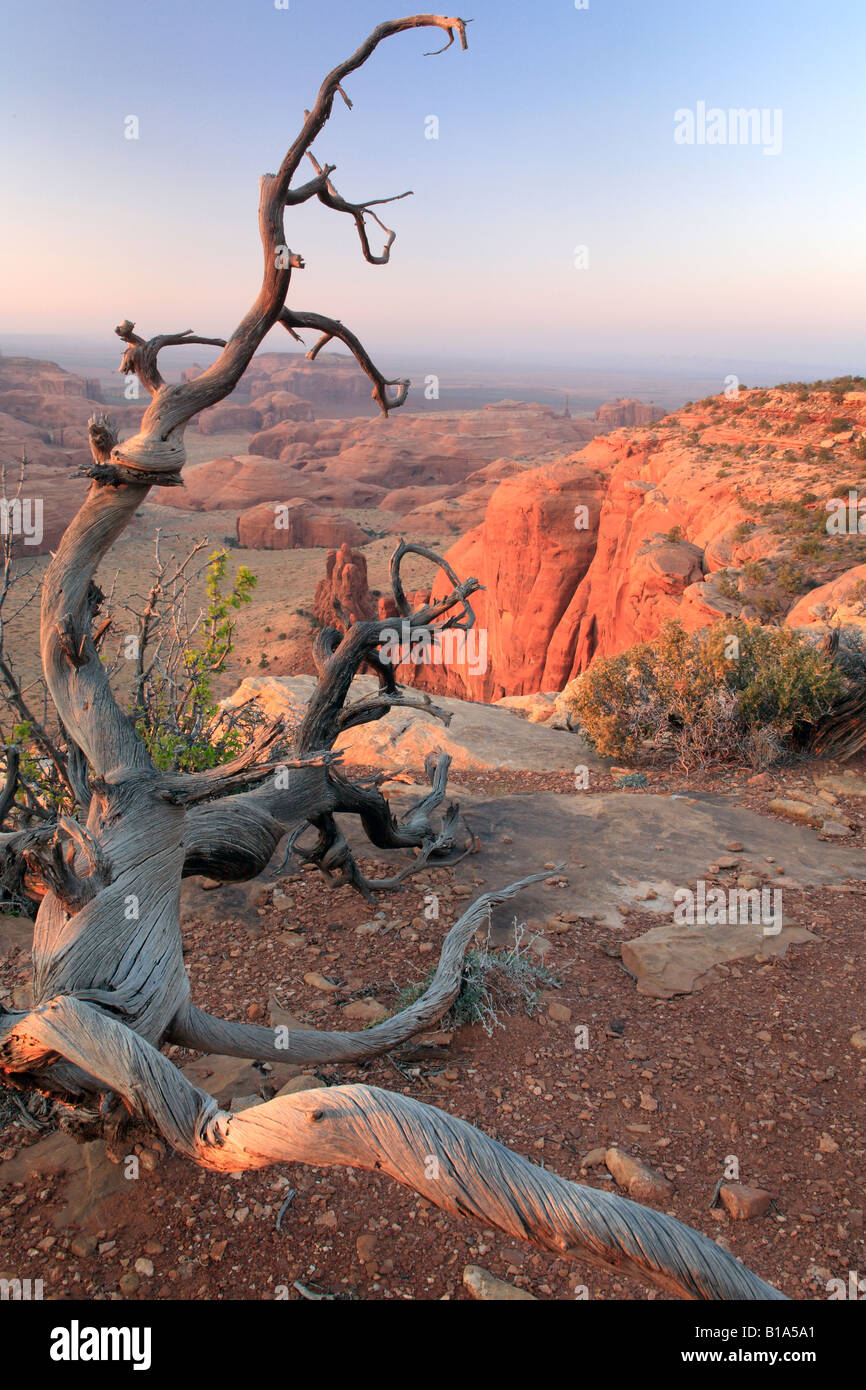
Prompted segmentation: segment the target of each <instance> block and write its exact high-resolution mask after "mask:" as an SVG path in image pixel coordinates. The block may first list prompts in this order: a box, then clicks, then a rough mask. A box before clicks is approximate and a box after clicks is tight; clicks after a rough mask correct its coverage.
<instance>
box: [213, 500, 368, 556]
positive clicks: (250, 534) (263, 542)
mask: <svg viewBox="0 0 866 1390" xmlns="http://www.w3.org/2000/svg"><path fill="white" fill-rule="evenodd" d="M237 538H238V545H242V546H246V547H248V548H250V549H253V550H256V549H258V550H296V549H303V548H306V547H311V546H321V547H322V548H323V549H325V550H327V549H328V548H329V547H332V548H335V549H336V548H339V547H340V546H341V545H363V544H364V542H365V541H367V540H369V535H368V533H367V532H366V531H362V530H361V527H360V526H358V525H356V523H355V522H354V521H350V520H349V519H348V518H347V517H343V516H340V514H339V513H338V512H333V511H328V510H326V509H325V508H322V507H317V506H316V505H315V503H313V502H310V501H308V500H306V499H304V498H303V497H290V498H289V500H288V501H287V502H282V503H273V502H260V503H259V505H258V506H257V507H248V508H247V509H246V510H245V511H243V512H241V514H240V516H239V517H238V520H237Z"/></svg>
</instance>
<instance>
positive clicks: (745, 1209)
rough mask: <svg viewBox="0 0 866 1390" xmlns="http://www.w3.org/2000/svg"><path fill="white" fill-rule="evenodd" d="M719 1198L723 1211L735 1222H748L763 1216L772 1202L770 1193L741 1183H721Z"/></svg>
mask: <svg viewBox="0 0 866 1390" xmlns="http://www.w3.org/2000/svg"><path fill="white" fill-rule="evenodd" d="M719 1196H720V1197H721V1199H722V1202H723V1203H724V1207H725V1210H726V1211H727V1213H728V1215H729V1216H732V1217H733V1218H734V1220H735V1221H750V1220H752V1219H753V1218H754V1217H756V1216H764V1215H765V1213H766V1212H767V1211H769V1208H770V1203H771V1202H772V1200H773V1197H772V1193H770V1192H765V1191H764V1189H763V1188H762V1187H748V1186H746V1184H745V1183H741V1182H728V1183H722V1186H721V1188H720V1189H719Z"/></svg>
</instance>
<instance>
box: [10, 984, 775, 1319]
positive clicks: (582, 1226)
mask: <svg viewBox="0 0 866 1390" xmlns="http://www.w3.org/2000/svg"><path fill="white" fill-rule="evenodd" d="M58 1054H59V1055H62V1056H64V1057H66V1058H67V1059H68V1060H69V1062H70V1063H71V1064H72V1065H73V1066H74V1067H75V1068H77V1069H78V1070H79V1071H80V1072H82V1073H85V1072H91V1073H92V1074H94V1075H96V1076H98V1078H99V1080H100V1082H101V1085H102V1089H103V1091H106V1092H114V1093H116V1094H117V1095H119V1096H121V1097H122V1098H123V1100H124V1101H125V1103H126V1105H127V1106H128V1107H129V1109H130V1110H131V1111H132V1113H133V1114H134V1115H139V1116H143V1117H145V1118H146V1119H147V1120H149V1121H150V1123H151V1124H152V1125H154V1126H155V1127H156V1129H157V1130H158V1132H159V1133H160V1134H161V1135H162V1136H163V1137H164V1138H165V1139H166V1140H167V1141H168V1142H169V1143H170V1144H171V1145H172V1146H173V1147H174V1148H175V1149H177V1150H178V1151H179V1152H180V1153H182V1154H184V1155H185V1156H186V1157H188V1158H190V1159H192V1160H193V1162H195V1163H198V1164H200V1165H201V1166H202V1167H206V1168H211V1169H216V1170H218V1171H221V1172H238V1171H243V1170H248V1169H259V1168H266V1167H270V1166H271V1165H272V1164H275V1163H311V1164H314V1165H316V1166H321V1165H323V1164H325V1165H328V1166H332V1165H334V1166H339V1167H349V1168H361V1169H367V1170H373V1171H378V1172H384V1173H387V1174H388V1176H389V1177H392V1178H393V1179H394V1180H395V1181H397V1182H399V1183H402V1184H403V1185H404V1186H406V1187H408V1188H410V1189H411V1190H413V1191H415V1192H418V1193H420V1194H421V1195H422V1196H423V1197H424V1198H425V1199H426V1200H427V1201H429V1202H432V1203H433V1204H434V1205H435V1206H438V1207H440V1208H441V1209H442V1210H444V1211H447V1212H449V1213H450V1214H452V1215H455V1216H460V1217H463V1218H464V1219H465V1218H468V1219H470V1220H474V1221H478V1222H481V1223H483V1224H484V1225H489V1226H493V1227H494V1228H495V1229H497V1230H499V1231H502V1232H503V1233H504V1234H506V1235H508V1236H510V1237H512V1238H516V1239H519V1240H529V1241H531V1242H532V1243H533V1244H534V1245H537V1246H540V1247H541V1248H542V1249H545V1250H549V1251H550V1252H551V1253H552V1254H556V1255H558V1256H560V1257H561V1258H565V1259H572V1260H579V1261H581V1262H583V1263H587V1264H592V1265H597V1266H599V1267H601V1268H604V1269H610V1270H613V1271H615V1272H616V1273H618V1274H624V1275H628V1276H631V1277H634V1278H637V1279H640V1280H641V1281H643V1282H645V1283H648V1284H652V1285H654V1286H656V1287H658V1288H662V1289H665V1290H666V1291H668V1292H673V1293H676V1294H678V1295H680V1297H683V1298H688V1299H725V1300H743V1299H748V1300H778V1299H782V1298H784V1295H783V1294H781V1293H780V1292H779V1291H778V1290H777V1289H775V1288H773V1287H772V1285H770V1284H767V1283H765V1281H764V1280H763V1279H760V1278H759V1277H758V1276H757V1275H755V1274H753V1273H752V1272H751V1270H749V1269H747V1268H746V1267H745V1266H744V1265H742V1264H740V1262H739V1261H738V1260H737V1259H735V1258H734V1256H733V1255H730V1254H729V1253H728V1252H727V1251H726V1250H723V1249H722V1248H721V1247H720V1246H718V1245H716V1244H715V1242H714V1241H712V1240H709V1239H708V1238H707V1237H706V1236H703V1235H701V1234H700V1233H699V1232H697V1231H695V1230H693V1229H692V1228H691V1227H689V1226H686V1225H684V1224H683V1223H682V1222H680V1221H677V1220H676V1219H675V1218H674V1217H670V1216H667V1215H665V1214H664V1213H662V1212H657V1211H654V1210H652V1209H651V1208H648V1207H642V1206H639V1205H637V1203H635V1202H631V1201H629V1200H628V1199H627V1198H625V1197H619V1196H617V1195H615V1194H613V1193H608V1192H601V1191H598V1190H597V1189H595V1188H588V1187H582V1186H581V1185H579V1184H577V1183H572V1182H568V1181H566V1180H565V1179H563V1178H559V1177H557V1176H556V1174H553V1173H550V1172H548V1171H547V1170H546V1169H544V1168H538V1167H536V1166H535V1165H534V1164H532V1163H530V1162H529V1161H528V1160H527V1159H524V1158H522V1157H521V1156H520V1155H519V1154H516V1153H514V1152H513V1151H512V1150H511V1149H507V1148H505V1146H504V1145H502V1144H500V1143H498V1142H497V1141H496V1140H494V1139H490V1138H489V1137H488V1136H487V1135H485V1134H482V1133H481V1131H480V1130H477V1129H475V1128H474V1126H472V1125H470V1124H467V1123H466V1122H465V1121H463V1120H459V1119H457V1118H456V1117H455V1116H453V1115H449V1114H446V1113H445V1112H444V1111H442V1110H439V1109H437V1108H435V1107H433V1106H429V1105H424V1104H422V1103H421V1102H419V1101H417V1100H414V1099H413V1098H411V1097H408V1096H403V1095H398V1094H395V1093H394V1092H393V1091H382V1090H379V1089H378V1088H376V1087H372V1086H333V1087H326V1088H323V1089H314V1090H310V1091H302V1092H299V1093H298V1094H296V1095H292V1096H284V1097H278V1098H277V1099H275V1100H272V1101H268V1102H266V1103H265V1104H264V1105H258V1106H255V1107H253V1108H252V1109H249V1110H242V1111H240V1112H239V1113H238V1114H235V1115H230V1114H227V1113H226V1112H225V1111H221V1110H219V1108H218V1106H217V1104H216V1101H215V1100H214V1099H213V1098H212V1097H211V1096H208V1095H207V1094H206V1093H205V1092H203V1091H200V1090H198V1089H197V1088H196V1087H195V1086H193V1085H191V1083H190V1082H189V1081H187V1080H186V1078H185V1077H184V1076H183V1075H182V1073H180V1072H179V1071H178V1070H177V1068H176V1067H174V1066H173V1065H172V1063H171V1062H170V1061H169V1060H168V1058H166V1057H164V1056H163V1055H162V1054H161V1053H160V1052H157V1051H156V1049H155V1048H153V1047H150V1046H148V1045H147V1043H145V1042H144V1041H143V1040H142V1039H141V1038H139V1037H138V1036H136V1034H134V1033H132V1032H130V1030H129V1029H127V1028H124V1027H123V1025H122V1024H119V1023H117V1022H116V1021H115V1019H113V1018H111V1017H110V1016H108V1015H107V1014H105V1013H102V1012H100V1011H98V1010H96V1009H94V1008H92V1007H91V1006H89V1005H88V1004H87V1003H85V1002H83V1001H81V1000H80V999H73V998H70V997H68V996H63V997H60V998H58V999H53V1000H50V1001H48V1002H47V1003H46V1004H45V1005H44V1006H43V1007H42V1008H41V1009H38V1010H33V1011H31V1012H30V1013H23V1014H15V1015H9V1014H6V1015H2V1014H0V1061H2V1062H3V1064H4V1065H5V1064H8V1062H9V1061H12V1062H13V1063H14V1064H15V1065H16V1066H17V1067H18V1068H19V1070H23V1069H25V1068H26V1070H27V1071H28V1073H29V1074H30V1075H31V1076H37V1075H38V1072H39V1069H40V1067H41V1066H42V1065H43V1064H44V1061H45V1059H46V1058H49V1057H51V1056H56V1055H58Z"/></svg>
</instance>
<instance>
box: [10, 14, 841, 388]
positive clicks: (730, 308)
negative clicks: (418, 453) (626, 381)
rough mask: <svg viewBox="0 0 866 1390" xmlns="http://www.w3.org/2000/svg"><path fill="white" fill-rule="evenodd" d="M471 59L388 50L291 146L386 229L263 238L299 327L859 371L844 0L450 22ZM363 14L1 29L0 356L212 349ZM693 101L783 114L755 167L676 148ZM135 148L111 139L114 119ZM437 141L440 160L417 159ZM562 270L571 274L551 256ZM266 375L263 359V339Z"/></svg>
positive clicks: (333, 220)
mask: <svg viewBox="0 0 866 1390" xmlns="http://www.w3.org/2000/svg"><path fill="white" fill-rule="evenodd" d="M467 5H468V7H469V8H468V13H469V15H471V16H472V17H473V18H474V23H473V24H472V25H471V26H470V28H469V42H470V47H469V52H468V53H462V52H460V51H459V49H458V48H457V46H456V45H455V47H454V48H453V49H451V50H450V51H449V52H448V53H445V54H443V55H442V56H440V57H437V58H425V57H423V56H422V54H423V52H424V50H425V49H428V48H430V47H435V46H437V37H436V36H435V35H432V34H427V33H425V32H423V31H422V32H416V33H408V34H403V35H398V36H397V37H395V38H392V39H390V40H388V41H387V42H386V43H385V44H384V45H383V46H382V47H381V48H380V49H379V50H378V51H377V53H376V54H375V55H374V57H373V58H372V59H371V61H370V62H369V63H368V65H367V67H366V68H364V69H363V70H362V71H361V72H359V73H356V74H355V75H354V76H353V77H352V78H351V79H350V80H349V82H348V91H349V93H350V95H351V97H352V98H353V100H354V102H355V107H354V110H353V111H351V112H349V111H347V110H346V109H345V108H344V107H343V106H342V104H340V103H338V105H337V106H336V107H335V114H334V117H333V119H332V122H331V124H330V126H329V127H328V128H326V131H325V132H324V133H323V135H322V136H320V138H319V140H318V141H317V143H316V151H317V153H318V154H319V156H320V157H321V158H323V159H327V160H328V161H330V162H331V163H336V164H337V165H338V171H337V173H336V175H335V182H336V183H337V186H338V187H339V188H340V190H341V191H342V192H343V193H345V194H346V196H349V197H353V198H354V197H359V198H360V197H374V196H381V195H384V194H388V193H397V192H402V191H403V190H404V189H406V188H412V189H414V190H415V197H414V198H412V199H406V200H405V201H403V202H400V203H397V204H395V205H394V206H393V208H391V209H388V210H386V213H385V216H386V220H387V218H388V217H391V218H393V221H392V222H391V225H392V226H394V227H395V228H396V229H397V233H398V236H397V241H396V244H395V247H394V251H393V257H392V262H391V264H390V266H388V267H384V268H378V267H371V266H367V265H365V264H364V262H363V261H362V259H361V257H360V252H359V248H358V245H357V240H356V236H355V232H354V228H353V227H352V225H351V223H350V221H349V219H347V218H344V217H340V216H338V215H337V214H334V213H330V212H327V211H326V210H325V209H322V208H321V207H320V206H319V205H318V204H316V205H314V206H308V207H305V208H303V209H301V210H299V211H292V210H290V212H289V214H288V215H287V239H288V242H289V244H290V245H291V246H292V247H293V248H295V249H298V250H300V251H301V252H302V253H303V254H304V255H305V257H306V258H307V264H308V269H307V270H306V271H305V272H303V273H302V274H297V275H296V276H295V279H294V282H293V296H292V298H293V302H294V303H295V304H296V306H297V307H300V308H306V309H316V310H319V311H320V312H323V313H331V314H335V315H338V316H339V317H341V318H342V319H343V320H344V321H345V322H346V323H347V324H349V325H350V326H351V327H353V328H354V329H355V330H356V331H358V332H359V333H360V334H361V336H362V337H364V339H365V341H367V342H368V344H369V346H370V347H371V348H372V349H373V350H375V351H378V352H379V353H380V355H381V354H383V353H384V354H385V357H386V359H387V360H386V366H388V365H389V364H390V362H391V361H393V358H394V355H395V354H397V355H398V354H399V351H400V350H404V351H407V352H411V353H412V354H413V356H417V355H418V354H419V353H420V354H423V353H425V352H427V351H429V352H430V353H431V354H436V353H441V352H444V351H448V352H450V353H452V354H454V355H459V356H464V357H477V358H479V359H483V358H489V359H491V360H492V359H494V358H498V357H503V356H505V357H508V358H511V359H515V358H523V359H525V360H526V361H527V362H533V361H536V362H541V361H544V360H547V359H550V358H552V357H555V356H556V355H558V354H564V355H567V356H569V357H574V358H576V357H580V358H583V359H585V360H587V361H590V360H599V361H603V360H606V359H608V358H612V357H614V356H617V355H621V354H628V355H629V356H640V357H644V358H647V359H652V358H654V357H657V356H664V355H675V356H677V357H684V358H694V357H711V358H714V359H718V360H725V359H727V358H730V360H731V361H734V360H735V359H743V358H745V359H748V360H749V361H756V360H757V361H762V360H778V359H780V358H783V359H785V360H786V361H792V362H795V361H803V362H807V363H809V364H814V363H819V364H820V363H823V362H826V363H827V367H828V369H830V367H835V368H837V369H840V370H841V369H847V370H854V371H863V370H864V358H866V354H864V351H863V348H864V330H863V324H864V318H866V316H864V299H866V293H864V291H866V274H864V255H863V244H864V227H866V198H864V155H863V151H864V126H866V122H864V115H866V110H864V107H866V97H864V82H863V70H864V58H866V6H864V4H863V0H822V3H821V4H820V5H819V4H816V3H812V2H810V3H806V0H727V3H705V0H659V3H657V4H648V3H646V0H590V4H589V9H588V10H580V11H579V10H576V9H575V6H574V3H573V0H529V3H526V0H522V3H519V4H518V3H511V0H505V2H504V3H503V0H497V2H496V3H494V0H471V4H470V3H469V0H467ZM407 12H409V7H408V6H406V5H405V0H403V3H398V4H397V5H392V4H391V3H389V2H388V0H290V8H289V9H288V10H281V9H277V8H276V7H275V4H274V3H273V0H122V2H119V0H75V3H73V4H70V3H69V0H40V2H39V3H24V0H12V3H10V4H8V5H7V14H6V20H5V31H6V32H5V37H6V40H7V42H6V45H5V56H4V58H3V60H2V63H3V66H2V79H0V81H2V85H0V122H2V154H0V160H2V165H0V167H2V179H3V189H4V195H5V196H4V200H3V202H4V208H5V211H4V214H3V240H4V255H3V257H2V264H0V306H2V307H0V334H2V332H4V331H5V332H19V333H28V332H33V333H45V332H57V333H64V334H68V333H75V332H81V333H87V334H91V333H103V332H106V331H109V332H110V329H111V327H112V326H113V325H114V324H115V323H116V322H118V321H119V320H120V319H121V318H123V317H126V316H129V317H130V318H132V319H134V320H135V321H136V322H137V323H138V324H139V326H140V327H141V328H142V330H144V331H146V332H148V333H150V332H157V331H167V330H171V329H181V328H188V327H194V328H195V329H196V330H197V331H198V332H202V333H208V334H222V335H224V334H225V333H227V332H228V331H230V330H231V328H232V327H233V326H234V324H235V323H236V321H237V320H238V319H239V318H240V316H241V315H242V314H243V312H244V311H245V309H246V308H247V306H248V304H249V303H250V301H251V299H252V298H253V297H254V295H255V293H256V290H257V286H258V278H259V263H260V250H259V244H258V236H257V228H256V206H257V199H258V188H257V179H258V176H259V175H260V174H261V173H263V172H265V171H266V170H271V169H274V168H275V167H276V166H277V165H278V163H279V161H280V159H281V157H282V155H283V154H284V152H285V149H286V147H287V145H288V143H289V142H290V140H291V138H292V136H293V135H294V134H295V133H296V130H297V127H298V124H299V121H300V119H301V116H302V111H303V108H304V106H305V105H308V104H309V103H310V102H311V101H312V99H313V97H314V95H315V92H316V89H317V87H318V84H319V81H320V79H321V77H322V76H323V75H324V73H325V72H326V71H327V70H328V68H329V67H331V66H333V65H334V63H335V62H337V61H338V60H340V59H341V58H343V57H345V56H347V55H348V54H349V53H350V52H351V51H352V50H353V49H354V48H355V47H356V46H357V44H358V43H359V42H360V40H361V39H362V38H363V37H364V36H365V34H366V33H367V32H368V31H369V30H370V29H371V28H373V27H374V26H375V24H376V23H378V22H379V21H380V20H382V19H385V18H390V17H393V15H395V14H400V13H407ZM699 101H704V102H706V103H707V104H708V106H718V107H722V108H723V109H725V110H727V109H728V108H732V107H758V108H771V109H772V108H780V109H781V111H782V120H783V126H782V129H783V145H782V152H781V153H780V154H779V155H778V156H777V157H772V156H770V157H768V156H766V155H764V154H763V153H762V150H761V148H760V147H755V146H724V147H723V146H718V145H716V146H710V145H703V146H698V145H694V146H691V147H684V146H681V145H677V144H676V143H675V142H674V139H673V132H674V112H675V111H676V110H677V109H679V108H683V107H688V108H695V106H696V104H697V103H698V102H699ZM130 114H134V115H136V116H137V117H138V118H139V121H140V138H139V139H138V140H137V141H131V140H126V139H125V138H124V118H125V117H126V116H128V115H130ZM431 114H435V115H436V116H438V118H439V139H438V140H427V139H425V138H424V129H425V118H426V117H427V116H429V115H431ZM577 245H586V246H587V247H588V248H589V269H587V270H577V269H575V267H574V264H573V260H574V248H575V246H577ZM273 345H274V346H277V347H286V346H288V343H287V342H286V341H285V335H284V334H283V335H281V336H280V337H276V336H275V337H274V338H273Z"/></svg>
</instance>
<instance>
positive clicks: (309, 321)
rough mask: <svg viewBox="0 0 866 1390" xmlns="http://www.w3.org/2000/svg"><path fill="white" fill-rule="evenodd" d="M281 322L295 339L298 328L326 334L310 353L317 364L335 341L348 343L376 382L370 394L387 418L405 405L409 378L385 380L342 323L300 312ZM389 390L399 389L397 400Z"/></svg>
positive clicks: (290, 312)
mask: <svg viewBox="0 0 866 1390" xmlns="http://www.w3.org/2000/svg"><path fill="white" fill-rule="evenodd" d="M279 321H280V323H281V324H282V325H283V327H284V328H286V329H288V331H289V332H290V333H291V334H292V336H293V337H295V338H297V336H298V335H297V333H296V332H295V330H296V329H298V328H315V329H317V330H318V331H319V332H320V333H321V334H322V337H321V338H320V339H319V341H318V342H317V343H316V344H315V346H314V347H312V348H310V350H309V352H308V353H307V357H308V358H309V360H310V361H311V362H314V361H315V359H316V357H317V356H318V355H319V353H320V352H321V350H322V348H323V347H325V345H326V344H327V343H329V342H330V341H331V340H332V339H333V338H338V339H339V340H340V342H341V343H345V344H346V347H347V348H349V350H350V352H351V353H352V356H353V357H354V358H355V361H356V362H357V363H358V365H359V367H361V368H362V370H363V371H364V372H365V373H366V375H367V376H368V377H369V378H370V380H371V381H372V383H373V390H372V392H371V393H370V394H371V395H372V397H373V400H374V401H375V402H376V403H377V405H378V406H379V409H380V410H381V411H382V413H383V415H387V414H388V412H389V410H397V409H398V407H399V406H401V405H403V403H404V401H405V400H406V397H407V395H408V394H409V386H410V384H411V383H410V382H409V380H408V378H405V377H391V378H389V377H385V376H383V374H382V373H381V372H380V371H379V368H378V367H377V366H376V364H375V363H374V362H373V359H372V358H371V357H370V354H369V353H368V352H367V349H366V348H365V347H364V345H363V343H362V342H361V340H360V338H358V337H357V336H356V334H354V333H352V332H351V331H350V329H348V328H346V327H345V326H344V325H343V324H342V323H340V321H339V319H331V318H327V317H326V315H325V314H312V313H307V312H303V311H301V310H298V309H283V311H282V313H281V314H280V318H279ZM298 341H301V340H300V339H299V340H298ZM389 386H396V387H398V388H399V389H398V391H397V394H396V395H395V396H391V397H389V396H388V391H387V388H388V387H389Z"/></svg>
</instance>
